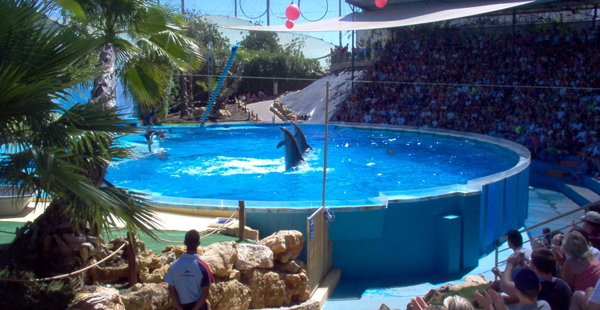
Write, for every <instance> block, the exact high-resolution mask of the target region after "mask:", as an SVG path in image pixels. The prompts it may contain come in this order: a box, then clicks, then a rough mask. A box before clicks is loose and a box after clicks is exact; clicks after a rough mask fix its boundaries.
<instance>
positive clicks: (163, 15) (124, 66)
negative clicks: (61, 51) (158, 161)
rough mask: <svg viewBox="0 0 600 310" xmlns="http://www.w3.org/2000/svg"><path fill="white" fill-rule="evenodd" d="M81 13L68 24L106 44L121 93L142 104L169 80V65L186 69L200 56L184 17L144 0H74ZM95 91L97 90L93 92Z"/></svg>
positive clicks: (148, 104)
mask: <svg viewBox="0 0 600 310" xmlns="http://www.w3.org/2000/svg"><path fill="white" fill-rule="evenodd" d="M76 1H77V2H78V3H79V4H80V6H81V8H82V10H83V13H84V14H85V19H82V18H78V17H77V16H73V17H72V18H71V20H70V23H69V24H71V25H74V26H76V27H77V28H78V29H79V30H80V32H81V34H82V35H85V36H91V37H94V38H97V39H98V40H100V41H101V47H102V48H104V47H105V46H108V45H109V44H110V45H111V46H112V49H113V50H114V51H115V53H116V62H115V63H114V64H113V65H116V67H117V70H115V71H116V73H117V77H118V79H120V80H121V83H122V85H124V86H125V92H126V94H127V95H128V96H129V97H131V98H132V99H133V101H134V103H136V104H139V105H141V106H143V107H144V108H147V109H148V108H150V109H151V108H152V107H156V105H157V103H158V102H159V100H161V99H163V96H164V95H165V90H166V89H167V86H168V84H169V83H170V76H169V75H168V74H166V73H167V72H169V71H170V70H173V69H176V70H182V71H187V70H190V69H194V68H197V67H198V66H199V65H200V62H201V53H200V50H199V48H198V46H197V45H196V44H195V42H193V40H190V39H189V38H187V37H185V36H184V35H183V31H182V28H183V27H184V24H183V20H182V19H180V18H178V16H176V15H173V14H172V13H170V12H169V11H167V10H166V9H165V8H164V7H160V6H155V5H153V3H151V2H150V1H147V0H133V1H130V0H113V1H104V0H76ZM96 96H97V95H96Z"/></svg>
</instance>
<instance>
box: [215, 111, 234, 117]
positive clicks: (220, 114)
mask: <svg viewBox="0 0 600 310" xmlns="http://www.w3.org/2000/svg"><path fill="white" fill-rule="evenodd" d="M215 116H216V117H217V118H230V117H231V113H230V112H229V111H228V110H217V112H216V113H215Z"/></svg>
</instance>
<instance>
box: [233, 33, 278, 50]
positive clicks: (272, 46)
mask: <svg viewBox="0 0 600 310" xmlns="http://www.w3.org/2000/svg"><path fill="white" fill-rule="evenodd" d="M240 45H241V46H242V47H243V48H245V49H249V50H253V51H261V52H268V53H281V52H282V51H283V50H282V48H281V46H280V45H279V36H278V35H277V33H276V32H270V31H250V32H249V33H248V35H247V36H246V37H245V38H244V39H243V40H242V42H240Z"/></svg>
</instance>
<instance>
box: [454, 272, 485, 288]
mask: <svg viewBox="0 0 600 310" xmlns="http://www.w3.org/2000/svg"><path fill="white" fill-rule="evenodd" d="M483 284H487V281H486V280H485V277H484V276H483V275H482V274H478V275H468V276H467V277H466V278H465V281H464V282H463V283H462V284H458V285H453V286H451V287H450V291H453V292H454V291H459V290H461V289H463V288H467V287H472V286H479V285H483Z"/></svg>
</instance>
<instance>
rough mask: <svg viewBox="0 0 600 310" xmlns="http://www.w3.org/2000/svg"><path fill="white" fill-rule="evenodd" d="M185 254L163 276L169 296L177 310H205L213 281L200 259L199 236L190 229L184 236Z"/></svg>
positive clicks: (208, 270)
mask: <svg viewBox="0 0 600 310" xmlns="http://www.w3.org/2000/svg"><path fill="white" fill-rule="evenodd" d="M184 243H185V246H186V247H187V250H186V253H184V254H183V255H181V257H180V258H178V259H177V260H176V261H175V262H174V263H173V265H171V268H169V271H167V275H166V276H165V279H164V281H165V282H167V283H168V284H169V296H170V297H171V300H173V303H174V304H175V307H176V308H177V309H178V310H182V309H183V310H207V309H208V306H207V304H206V299H207V298H208V288H209V286H210V284H211V283H214V282H215V280H214V278H213V275H212V273H211V271H210V268H209V267H208V265H207V264H206V263H205V262H203V261H202V260H201V259H200V255H198V246H200V234H199V233H198V232H197V231H196V230H194V229H192V230H190V231H188V232H187V233H186V234H185V240H184Z"/></svg>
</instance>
